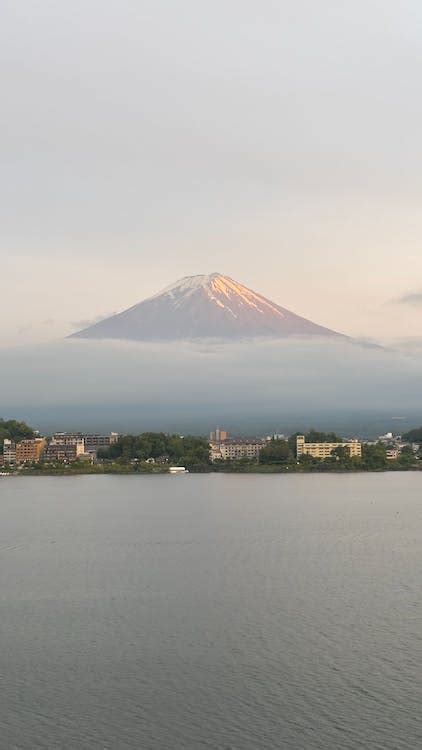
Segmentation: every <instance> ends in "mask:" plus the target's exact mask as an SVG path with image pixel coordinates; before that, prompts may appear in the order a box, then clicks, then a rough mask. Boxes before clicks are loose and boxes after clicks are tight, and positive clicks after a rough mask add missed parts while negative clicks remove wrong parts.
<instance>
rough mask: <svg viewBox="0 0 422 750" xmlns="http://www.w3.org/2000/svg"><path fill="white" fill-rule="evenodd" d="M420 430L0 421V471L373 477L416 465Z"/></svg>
mask: <svg viewBox="0 0 422 750" xmlns="http://www.w3.org/2000/svg"><path fill="white" fill-rule="evenodd" d="M421 459H422V428H419V429H415V430H411V431H410V432H408V433H406V434H404V435H403V436H401V435H395V434H393V433H392V432H387V433H386V434H384V435H380V436H378V437H377V438H376V439H374V440H363V439H358V438H356V437H354V438H341V437H339V436H338V435H336V434H335V433H332V432H331V433H330V432H328V433H325V432H318V431H316V430H311V431H310V432H308V433H305V434H302V433H299V432H297V433H294V434H292V435H284V434H273V435H266V436H259V437H257V436H255V437H250V438H245V437H236V436H230V435H229V434H228V432H227V430H224V429H220V428H217V429H215V430H213V431H212V432H210V434H209V437H208V438H205V437H195V436H182V435H171V434H167V433H154V432H144V433H141V434H139V435H137V436H134V435H122V434H120V433H118V432H110V433H108V434H93V433H84V432H55V433H53V434H52V435H50V436H42V435H40V434H39V432H37V431H36V430H33V429H32V428H31V427H29V426H28V425H26V424H25V423H23V422H16V421H15V420H9V421H5V420H0V469H1V474H2V475H10V474H38V473H41V474H48V473H53V474H57V473H59V474H65V473H132V472H133V473H135V472H141V473H165V472H168V473H187V472H190V471H193V472H201V471H202V472H204V471H214V472H215V471H229V472H230V471H232V472H236V471H237V472H242V471H245V472H283V471H290V472H292V471H330V470H331V471H380V470H384V471H385V470H398V469H419V468H420V467H421V466H422V462H421V463H419V462H420V461H421Z"/></svg>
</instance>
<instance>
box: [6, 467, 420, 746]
mask: <svg viewBox="0 0 422 750" xmlns="http://www.w3.org/2000/svg"><path fill="white" fill-rule="evenodd" d="M420 487H421V479H420V474H418V473H397V474H362V475H354V476H345V475H341V476H340V475H331V476H321V475H318V476H317V475H312V476H310V475H307V476H306V475H304V476H294V477H287V476H253V475H247V476H235V475H201V476H200V475H188V476H180V477H167V476H156V477H146V476H144V477H104V476H99V477H87V476H85V477H73V478H53V477H47V478H23V477H22V478H14V477H12V478H0V556H1V565H0V576H1V589H0V591H1V599H0V608H1V609H0V617H1V623H2V625H1V628H2V649H1V651H0V672H1V674H2V675H3V680H2V718H1V721H0V731H1V737H2V740H1V744H2V746H4V747H7V748H12V747H13V748H15V747H16V748H19V750H33V749H34V748H38V747H39V748H66V750H69V749H70V750H73V749H75V750H76V749H78V750H79V748H83V747H89V748H107V749H108V748H110V749H113V750H115V748H119V750H120V749H122V750H124V749H125V748H127V749H135V748H136V749H138V748H142V750H176V749H177V750H182V749H183V750H198V749H199V748H211V749H215V750H227V749H228V748H231V749H232V750H235V749H236V750H257V749H258V748H259V750H261V749H262V750H267V749H268V750H269V749H270V748H271V749H273V748H289V749H290V748H291V749H293V750H296V749H297V750H299V749H302V748H312V749H316V750H327V748H330V749H331V748H332V749H333V750H340V749H341V750H343V749H344V750H349V749H350V750H352V749H353V750H355V749H356V748H365V749H369V750H375V749H376V748H377V749H378V748H382V749H383V750H406V749H409V750H410V749H412V750H414V749H415V748H417V747H420V746H421V745H422V719H421V718H420V705H421V701H422V663H421V662H422V657H421V636H420V632H421V621H422V604H421V599H420V579H421V571H422V503H421V500H420V497H421V492H420Z"/></svg>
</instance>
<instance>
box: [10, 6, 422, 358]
mask: <svg viewBox="0 0 422 750" xmlns="http://www.w3.org/2000/svg"><path fill="white" fill-rule="evenodd" d="M421 38H422V4H421V3H420V0H401V1H400V2H397V0H354V2H351V1H350V0H318V2H317V1H316V0H294V2H293V0H289V1H286V0H284V1H283V0H260V1H259V2H258V1H257V0H224V2H223V0H213V1H212V2H201V1H198V0H150V1H145V0H118V1H117V0H106V2H104V0H102V2H100V0H72V2H67V3H63V2H57V0H55V1H54V2H53V0H30V1H29V0H3V2H2V3H1V10H0V63H1V65H0V72H1V90H2V117H1V121H0V129H1V137H0V150H1V151H0V155H1V169H0V192H1V195H0V221H1V227H2V238H1V246H0V260H1V263H0V273H1V276H0V314H1V320H2V321H3V325H2V326H1V327H0V344H1V345H3V346H4V345H7V344H8V343H10V341H12V340H16V336H18V337H19V340H20V341H33V342H36V341H42V340H48V339H52V338H54V337H61V336H63V335H65V334H67V333H69V332H70V331H71V330H73V329H74V328H75V327H78V322H79V321H81V320H84V321H85V320H91V319H95V318H97V317H98V316H101V315H107V314H110V313H113V312H115V311H117V310H121V309H124V308H125V307H128V306H129V305H132V304H134V303H135V302H137V301H139V300H140V299H142V298H144V297H146V296H148V295H150V294H152V293H154V292H156V291H157V290H158V289H160V288H161V287H164V286H166V285H167V284H169V283H171V282H172V281H174V280H175V279H177V278H179V277H181V276H185V275H192V274H196V273H210V272H213V271H219V272H221V273H224V274H228V275H230V276H232V277H234V278H235V279H238V280H239V281H241V282H243V283H245V284H246V285H247V286H250V287H252V288H254V289H256V290H257V291H259V292H261V293H263V294H265V295H266V296H268V297H270V298H272V299H273V300H274V301H276V302H278V303H279V304H281V305H283V306H285V307H288V308H290V309H292V310H294V311H295V312H297V313H299V314H302V315H305V316H306V317H309V318H311V319H313V320H315V321H316V322H318V323H322V324H324V325H327V326H329V327H332V328H336V329H337V330H342V331H344V332H345V333H347V334H351V335H355V336H356V335H358V336H361V335H364V336H368V337H373V338H381V337H388V336H395V337H400V336H417V335H420V333H421V323H422V211H421V197H422V149H421V132H422V98H421V96H420V81H421V79H422V45H421ZM5 321H7V325H5Z"/></svg>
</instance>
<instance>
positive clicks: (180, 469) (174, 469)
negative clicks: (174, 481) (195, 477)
mask: <svg viewBox="0 0 422 750" xmlns="http://www.w3.org/2000/svg"><path fill="white" fill-rule="evenodd" d="M169 472H170V474H189V470H188V469H186V468H185V467H184V466H170V467H169Z"/></svg>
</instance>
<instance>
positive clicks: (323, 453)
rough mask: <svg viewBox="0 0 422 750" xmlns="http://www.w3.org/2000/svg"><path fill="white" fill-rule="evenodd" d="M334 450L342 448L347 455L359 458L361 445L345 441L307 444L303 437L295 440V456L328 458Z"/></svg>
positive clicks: (355, 441)
mask: <svg viewBox="0 0 422 750" xmlns="http://www.w3.org/2000/svg"><path fill="white" fill-rule="evenodd" d="M336 448H344V449H345V450H346V451H347V453H348V455H349V456H350V457H351V458H353V457H358V458H360V457H361V456H362V445H361V443H360V442H359V441H358V440H345V441H344V442H341V443H307V442H306V441H305V436H304V435H298V436H297V438H296V455H297V457H298V458H300V457H301V456H312V458H321V459H324V458H329V457H330V456H331V455H332V453H333V451H334V450H336Z"/></svg>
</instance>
